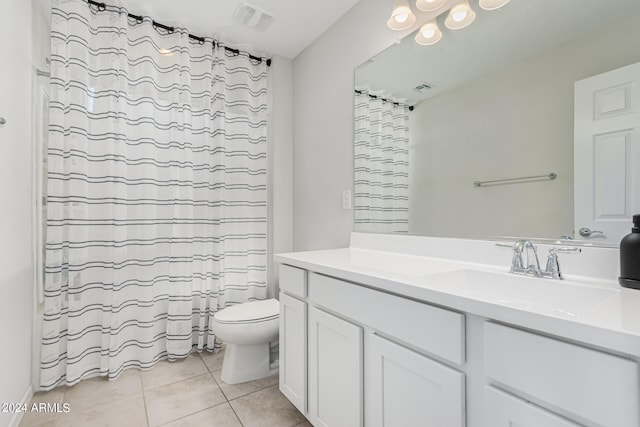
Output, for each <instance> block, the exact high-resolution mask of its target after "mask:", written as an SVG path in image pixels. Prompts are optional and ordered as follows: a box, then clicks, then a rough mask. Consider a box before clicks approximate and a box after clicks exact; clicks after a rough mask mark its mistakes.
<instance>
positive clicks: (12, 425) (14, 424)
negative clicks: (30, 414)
mask: <svg viewBox="0 0 640 427" xmlns="http://www.w3.org/2000/svg"><path fill="white" fill-rule="evenodd" d="M32 397H33V387H32V386H31V384H29V387H27V391H26V392H25V393H24V395H23V396H22V400H21V401H20V403H23V404H24V406H25V407H27V408H29V403H30V402H31V398H32ZM24 414H25V413H24V412H14V413H13V416H12V417H11V421H9V427H18V425H20V421H22V417H23V416H24Z"/></svg>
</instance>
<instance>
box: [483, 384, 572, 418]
mask: <svg viewBox="0 0 640 427" xmlns="http://www.w3.org/2000/svg"><path fill="white" fill-rule="evenodd" d="M484 425H485V426H491V427H513V426H518V427H541V426H544V427H578V424H574V423H572V422H571V421H569V420H567V419H565V418H561V417H559V416H557V415H554V414H552V413H551V412H547V411H545V410H544V409H541V408H539V407H537V406H534V405H532V404H530V403H528V402H525V401H524V400H521V399H518V398H517V397H515V396H512V395H510V394H508V393H504V392H502V391H499V390H497V389H495V388H493V387H487V388H486V389H485V394H484Z"/></svg>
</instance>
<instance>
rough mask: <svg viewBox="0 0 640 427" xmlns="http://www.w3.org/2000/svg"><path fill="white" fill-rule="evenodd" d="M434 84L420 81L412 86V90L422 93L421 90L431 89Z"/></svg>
mask: <svg viewBox="0 0 640 427" xmlns="http://www.w3.org/2000/svg"><path fill="white" fill-rule="evenodd" d="M433 88H434V86H433V85H432V84H429V83H422V84H419V85H418V86H416V87H414V88H413V90H414V92H418V93H422V92H426V91H428V90H430V89H433Z"/></svg>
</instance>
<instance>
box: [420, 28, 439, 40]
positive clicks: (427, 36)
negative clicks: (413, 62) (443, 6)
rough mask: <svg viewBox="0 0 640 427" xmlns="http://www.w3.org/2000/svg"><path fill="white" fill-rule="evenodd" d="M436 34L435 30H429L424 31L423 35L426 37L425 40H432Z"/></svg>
mask: <svg viewBox="0 0 640 427" xmlns="http://www.w3.org/2000/svg"><path fill="white" fill-rule="evenodd" d="M435 33H436V30H435V28H429V29H428V30H424V31H422V35H423V36H424V38H426V39H430V38H431V37H433V36H434V34H435Z"/></svg>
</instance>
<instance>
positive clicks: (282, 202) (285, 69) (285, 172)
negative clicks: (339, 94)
mask: <svg viewBox="0 0 640 427" xmlns="http://www.w3.org/2000/svg"><path fill="white" fill-rule="evenodd" d="M292 74H293V63H292V61H291V60H290V59H287V58H284V57H281V56H275V57H273V62H272V63H271V69H270V74H269V76H270V80H269V84H270V87H271V90H270V92H269V93H270V96H271V100H270V101H271V102H270V104H271V123H270V124H271V127H270V129H269V144H270V145H269V171H270V174H269V218H270V222H269V227H270V229H269V235H270V236H271V238H270V239H269V251H270V253H269V260H270V262H269V267H270V268H269V280H268V283H269V296H270V297H274V296H275V295H276V294H277V289H276V286H275V284H276V283H277V280H278V269H277V268H273V267H274V264H273V262H272V260H273V257H272V256H271V255H272V254H274V253H276V254H277V253H283V252H291V251H292V250H293V200H292V179H293V168H292V155H293V152H292V147H293V143H292V142H293V141H292V139H293V126H292V122H291V116H292V114H293V113H292V111H293V76H292Z"/></svg>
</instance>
